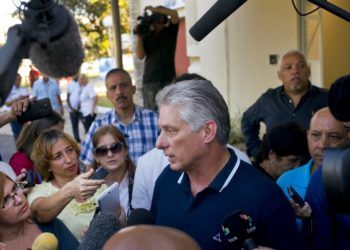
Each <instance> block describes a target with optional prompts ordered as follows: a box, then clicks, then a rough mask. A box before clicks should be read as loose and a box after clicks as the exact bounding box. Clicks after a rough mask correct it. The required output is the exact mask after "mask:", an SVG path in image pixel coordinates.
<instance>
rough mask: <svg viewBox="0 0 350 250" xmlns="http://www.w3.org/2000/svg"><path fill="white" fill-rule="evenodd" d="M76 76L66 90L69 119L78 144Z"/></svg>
mask: <svg viewBox="0 0 350 250" xmlns="http://www.w3.org/2000/svg"><path fill="white" fill-rule="evenodd" d="M77 78H78V76H76V77H75V78H74V79H73V80H72V81H71V83H70V84H69V85H68V88H67V105H68V109H69V118H70V121H71V123H72V129H73V135H74V139H75V140H76V141H77V142H78V143H80V142H81V140H80V136H79V121H80V119H81V113H80V111H79V109H80V93H81V88H80V85H79V83H78V81H77V80H78V79H77Z"/></svg>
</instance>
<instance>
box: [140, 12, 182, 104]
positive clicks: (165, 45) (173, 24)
mask: <svg viewBox="0 0 350 250" xmlns="http://www.w3.org/2000/svg"><path fill="white" fill-rule="evenodd" d="M147 10H148V11H151V12H152V16H150V18H151V20H152V23H151V27H150V32H147V33H143V32H142V31H140V30H138V27H139V26H137V27H136V28H135V29H134V33H135V34H136V55H137V57H138V58H139V59H143V58H145V57H146V60H145V69H144V73H143V86H142V95H143V104H144V107H145V108H150V109H156V108H157V106H156V103H155V96H156V94H157V92H158V90H160V89H162V88H163V87H164V86H165V85H167V84H169V83H170V82H171V80H172V79H173V78H174V76H175V63H174V58H175V49H176V40H177V33H178V29H179V16H178V13H177V11H176V10H172V9H168V8H166V7H163V6H157V7H152V6H147V7H146V8H145V11H147ZM168 17H170V20H169V18H168Z"/></svg>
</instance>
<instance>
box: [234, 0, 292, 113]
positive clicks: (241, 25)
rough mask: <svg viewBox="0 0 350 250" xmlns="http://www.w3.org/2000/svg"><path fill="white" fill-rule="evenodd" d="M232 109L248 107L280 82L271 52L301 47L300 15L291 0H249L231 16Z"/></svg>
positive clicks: (279, 52) (276, 52)
mask: <svg viewBox="0 0 350 250" xmlns="http://www.w3.org/2000/svg"><path fill="white" fill-rule="evenodd" d="M227 25H228V51H229V52H228V58H229V70H228V72H229V81H228V84H229V85H228V92H229V96H230V101H229V105H230V108H231V111H234V110H236V108H239V109H240V110H242V109H246V108H247V107H249V106H250V105H251V104H252V103H253V102H255V100H256V99H257V98H258V97H259V96H260V95H261V94H262V93H263V92H265V91H266V89H268V88H271V87H276V86H279V85H280V84H281V83H280V81H279V79H278V77H277V65H270V64H269V55H270V54H277V55H281V54H283V53H284V52H285V51H287V50H290V49H297V48H298V41H299V38H298V17H297V14H296V12H295V10H294V9H293V7H292V4H291V2H290V1H276V0H264V1H261V0H253V1H247V2H246V3H245V4H244V5H243V6H241V8H240V9H238V11H236V12H235V13H234V14H233V15H231V16H230V18H229V19H228V24H227Z"/></svg>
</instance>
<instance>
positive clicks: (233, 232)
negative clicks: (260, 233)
mask: <svg viewBox="0 0 350 250" xmlns="http://www.w3.org/2000/svg"><path fill="white" fill-rule="evenodd" d="M221 227H222V231H223V233H224V237H225V239H226V241H227V243H229V244H230V245H231V246H233V248H238V249H241V248H243V249H245V250H252V249H255V248H258V245H257V244H256V243H255V242H254V240H253V236H254V233H255V230H256V227H255V225H254V224H253V221H252V218H251V217H250V216H249V215H248V214H247V213H246V212H244V211H242V210H236V211H234V212H232V213H231V214H229V215H227V216H226V217H225V219H224V220H223V222H222V225H221Z"/></svg>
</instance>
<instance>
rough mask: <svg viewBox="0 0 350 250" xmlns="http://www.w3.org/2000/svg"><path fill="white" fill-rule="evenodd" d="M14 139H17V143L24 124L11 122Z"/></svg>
mask: <svg viewBox="0 0 350 250" xmlns="http://www.w3.org/2000/svg"><path fill="white" fill-rule="evenodd" d="M10 125H11V129H12V133H13V137H14V138H15V141H17V138H18V136H19V133H20V132H21V129H22V124H21V123H19V122H18V121H12V122H10Z"/></svg>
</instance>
